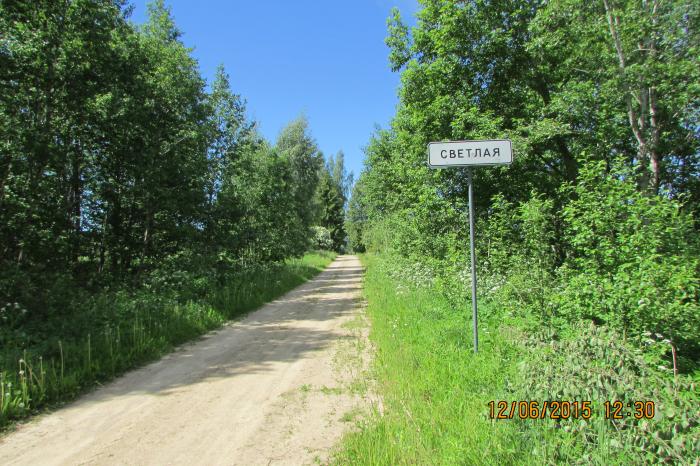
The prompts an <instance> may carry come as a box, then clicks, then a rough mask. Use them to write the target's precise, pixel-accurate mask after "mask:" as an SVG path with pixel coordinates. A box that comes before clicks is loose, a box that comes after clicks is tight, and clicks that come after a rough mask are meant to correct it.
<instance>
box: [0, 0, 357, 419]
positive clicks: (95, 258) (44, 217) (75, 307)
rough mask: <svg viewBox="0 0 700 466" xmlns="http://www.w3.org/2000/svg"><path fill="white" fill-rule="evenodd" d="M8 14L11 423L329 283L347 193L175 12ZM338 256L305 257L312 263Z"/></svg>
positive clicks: (2, 171)
mask: <svg viewBox="0 0 700 466" xmlns="http://www.w3.org/2000/svg"><path fill="white" fill-rule="evenodd" d="M130 14H131V7H129V6H128V4H127V2H125V1H122V0H99V1H93V0H70V1H69V0H66V1H53V0H46V1H2V2H0V31H2V33H0V86H1V87H0V141H1V142H0V157H1V158H0V427H1V426H3V425H4V424H6V423H7V422H9V421H11V420H13V419H18V418H21V417H23V416H26V415H28V414H30V413H32V412H36V410H37V409H40V408H42V407H44V406H48V405H50V404H52V403H55V402H59V401H63V400H67V399H70V398H72V397H73V396H75V395H77V394H78V393H80V392H82V391H84V390H86V389H88V388H90V387H92V386H94V385H95V384H96V383H98V382H100V381H104V380H107V379H109V378H111V377H113V376H115V375H117V374H119V373H122V372H124V371H125V370H127V369H129V368H131V367H133V366H134V365H138V364H141V363H143V362H145V361H148V360H151V359H153V358H155V357H157V356H159V355H161V354H163V353H164V352H166V351H168V350H169V349H170V348H172V347H173V346H174V345H176V344H178V343H180V342H183V341H185V340H188V339H191V338H193V337H194V336H197V335H199V334H201V333H203V332H205V331H207V330H209V329H212V328H215V327H217V326H219V325H221V324H222V323H223V322H224V321H225V320H227V319H229V318H232V317H234V316H236V315H238V314H240V313H242V312H245V311H247V310H250V309H253V308H255V307H257V306H259V305H260V304H262V303H263V302H266V301H269V300H270V299H272V298H274V297H276V296H278V295H280V294H282V293H283V292H284V291H287V290H288V289H290V288H293V287H294V286H296V285H298V284H299V283H301V282H303V281H304V280H306V279H308V278H310V277H311V276H312V275H315V274H316V273H318V272H319V271H320V270H321V269H322V268H323V267H324V266H325V265H327V264H328V263H329V262H330V260H331V259H332V257H333V255H334V253H333V252H332V251H338V252H339V251H341V250H342V249H343V248H344V245H345V233H344V226H343V222H344V206H345V204H346V198H347V196H348V190H349V185H350V183H351V182H352V181H351V176H349V175H348V173H347V171H346V169H345V167H344V156H343V153H342V152H339V153H338V154H337V155H335V156H331V157H328V158H327V159H326V158H325V157H324V155H323V154H322V153H321V152H320V150H319V148H318V147H317V144H316V142H315V140H314V138H313V136H312V134H311V130H310V128H309V125H308V123H307V121H306V119H305V117H304V116H303V115H302V116H301V117H299V118H298V119H296V120H294V121H292V122H290V123H289V124H288V126H287V127H286V128H284V129H283V130H282V131H281V132H280V134H279V137H278V139H277V141H275V142H274V143H272V142H270V141H267V140H265V138H264V137H263V136H262V135H261V134H260V132H259V131H258V129H257V126H256V124H257V123H256V122H255V121H252V120H250V119H249V118H248V116H247V114H246V104H245V99H244V98H243V97H242V96H240V95H238V94H236V93H235V92H234V91H233V90H232V89H231V85H230V82H229V76H228V75H227V73H226V71H225V70H224V68H223V66H221V67H220V68H219V69H218V71H217V73H216V77H215V79H214V80H213V82H211V83H207V82H206V81H205V79H204V78H203V77H202V76H201V74H200V71H199V67H198V63H197V61H196V60H195V59H194V58H193V57H192V53H191V52H192V51H191V50H190V49H188V48H187V47H185V46H184V45H183V43H182V41H181V39H180V38H181V32H180V31H179V30H178V28H177V26H176V25H175V23H174V21H173V19H172V15H171V13H170V10H169V8H168V7H167V6H166V5H165V4H164V2H163V1H162V0H158V1H155V2H152V3H151V4H150V6H149V18H148V21H147V23H146V24H144V25H142V26H136V25H134V24H133V23H132V22H131V21H130V20H129V17H130ZM321 249H323V250H325V251H327V252H310V251H314V250H321Z"/></svg>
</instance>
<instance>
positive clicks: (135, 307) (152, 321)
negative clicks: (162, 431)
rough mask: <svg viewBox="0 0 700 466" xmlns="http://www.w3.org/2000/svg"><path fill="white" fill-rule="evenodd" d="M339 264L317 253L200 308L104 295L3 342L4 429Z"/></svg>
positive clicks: (211, 297)
mask: <svg viewBox="0 0 700 466" xmlns="http://www.w3.org/2000/svg"><path fill="white" fill-rule="evenodd" d="M334 257H335V254H332V253H327V252H314V253H309V254H307V255H305V256H304V257H303V258H300V259H292V260H288V261H286V262H285V263H284V264H276V265H269V266H265V267H258V268H255V269H252V270H250V271H248V272H245V273H241V274H238V275H236V276H234V277H232V278H230V279H229V280H228V281H227V282H226V283H225V284H223V285H222V286H218V287H217V286H211V291H210V292H208V293H207V294H206V296H205V297H204V298H203V299H198V300H196V301H195V300H189V301H186V302H181V299H179V298H180V297H179V296H178V293H177V292H172V293H168V294H160V293H154V292H152V291H148V290H141V291H137V292H132V293H127V292H125V291H119V292H111V293H104V294H101V295H98V296H94V297H93V298H92V299H91V300H90V302H87V303H83V306H82V307H81V308H80V309H73V310H67V311H66V313H65V314H64V315H61V316H57V317H56V318H54V319H53V320H50V321H46V322H41V324H40V325H34V326H28V327H27V328H23V329H19V330H15V331H13V332H12V333H5V334H3V335H1V336H3V346H2V348H0V427H4V426H7V425H8V424H9V423H11V422H12V421H14V420H17V419H21V418H23V417H26V416H29V415H31V414H33V413H35V412H37V410H39V409H42V408H45V407H50V406H52V405H55V404H56V403H59V402H63V401H66V400H70V399H72V398H74V397H75V396H77V395H78V394H80V393H82V392H84V391H85V390H87V389H90V388H91V387H94V386H95V385H96V384H98V383H101V382H104V381H107V380H109V379H111V378H113V377H115V376H117V375H119V374H121V373H123V372H124V371H126V370H129V369H131V368H134V367H136V366H138V365H141V364H143V363H145V362H148V361H152V360H154V359H156V358H158V357H160V356H162V355H163V354H165V353H167V352H169V351H171V350H172V349H173V348H174V347H175V346H176V345H179V344H181V343H184V342H186V341H188V340H191V339H193V338H196V337H198V336H200V335H202V334H203V333H205V332H207V331H209V330H212V329H215V328H218V327H220V326H221V325H222V324H223V323H225V322H226V321H227V320H229V319H232V318H235V317H238V316H240V315H242V314H244V313H246V312H248V311H250V310H252V309H255V308H257V307H259V306H260V305H262V304H264V303H266V302H268V301H271V300H272V299H275V298H277V297H278V296H280V295H282V294H284V293H285V292H287V291H289V290H291V289H292V288H294V287H296V286H298V285H300V284H302V283H303V282H305V281H307V280H309V279H310V278H312V277H313V276H315V275H316V274H318V273H319V272H321V271H322V270H323V269H324V268H325V267H326V266H327V265H328V264H329V263H330V262H331V261H332V260H333V259H334ZM185 291H186V290H185Z"/></svg>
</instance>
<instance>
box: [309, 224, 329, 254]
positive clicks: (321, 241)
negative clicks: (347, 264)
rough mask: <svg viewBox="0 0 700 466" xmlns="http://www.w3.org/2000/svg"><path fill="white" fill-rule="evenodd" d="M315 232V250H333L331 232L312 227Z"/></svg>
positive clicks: (323, 228) (324, 228)
mask: <svg viewBox="0 0 700 466" xmlns="http://www.w3.org/2000/svg"><path fill="white" fill-rule="evenodd" d="M311 228H312V230H313V234H314V236H313V247H314V248H315V249H320V250H324V251H332V250H333V240H332V239H331V232H330V231H328V228H326V227H321V226H316V227H311Z"/></svg>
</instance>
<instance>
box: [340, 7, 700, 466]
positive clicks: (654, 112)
mask: <svg viewBox="0 0 700 466" xmlns="http://www.w3.org/2000/svg"><path fill="white" fill-rule="evenodd" d="M420 3H421V4H422V9H421V10H420V12H419V13H418V15H417V16H418V23H417V26H415V27H414V28H412V29H409V28H408V27H407V26H406V25H405V24H404V23H403V22H402V20H401V18H400V16H399V13H398V11H394V13H393V15H392V17H391V18H390V19H389V23H388V29H389V35H388V38H387V44H388V45H389V47H390V62H391V66H392V68H393V69H394V70H395V71H400V72H401V88H400V105H399V107H398V110H397V113H396V115H395V117H394V119H393V121H392V123H391V126H390V127H389V128H388V129H384V130H380V131H378V132H377V133H376V134H375V135H374V136H373V137H372V139H371V141H370V143H369V144H368V147H367V150H366V166H365V170H364V171H363V172H362V174H361V176H360V178H359V180H358V182H357V183H356V185H355V187H354V192H353V196H352V199H351V201H350V207H349V212H348V224H347V228H348V232H349V235H350V241H351V245H352V247H353V248H354V249H355V250H356V251H362V250H365V249H367V250H370V251H380V252H383V253H386V254H385V256H386V255H390V256H391V257H392V261H394V262H395V263H396V264H397V265H396V268H397V269H398V270H400V271H401V272H400V273H399V274H398V275H400V276H402V277H403V280H404V281H407V282H413V283H414V284H416V286H429V287H431V288H432V289H434V290H438V291H440V292H441V293H443V294H444V295H445V296H447V297H448V298H449V299H450V300H451V302H452V303H453V306H454V309H455V310H456V312H465V311H464V302H465V301H466V300H467V299H468V296H469V274H468V273H467V270H468V269H467V265H468V260H469V256H468V247H467V245H468V241H469V240H468V228H467V223H466V222H467V217H466V203H467V183H466V171H465V170H430V169H429V168H428V167H427V152H426V151H427V149H426V147H427V144H428V142H430V141H440V140H464V139H481V138H484V139H490V138H508V139H511V140H512V141H513V147H514V152H515V154H514V162H513V164H512V165H511V166H509V167H506V168H501V167H499V168H478V169H476V170H474V183H475V195H476V229H477V260H478V263H477V267H478V273H479V283H478V284H479V292H480V295H481V296H482V299H483V301H484V303H489V304H490V305H488V306H486V307H485V308H484V315H483V316H482V317H483V318H484V319H485V321H487V322H488V321H493V322H497V323H498V322H509V324H508V325H515V324H513V320H514V319H515V321H516V322H517V326H518V327H519V328H522V329H523V330H524V331H525V334H526V335H529V336H530V337H531V338H534V339H535V340H536V341H538V343H537V344H536V345H534V348H535V349H533V353H532V354H530V355H528V356H524V357H525V358H526V359H527V360H532V361H536V364H535V363H534V362H533V363H532V364H527V367H525V368H524V372H521V377H522V379H523V380H527V381H529V382H527V383H525V382H523V384H524V385H523V387H524V388H522V390H521V391H518V392H517V393H511V394H509V395H508V396H509V397H511V396H512V399H530V397H538V398H542V397H545V399H560V398H566V397H567V396H569V397H570V396H574V395H576V394H578V396H579V398H581V397H583V398H585V399H590V397H591V396H593V397H595V399H596V400H601V402H602V400H604V399H616V398H619V397H620V396H626V397H629V396H630V394H632V393H635V394H636V395H637V396H643V395H644V396H647V397H648V399H655V400H657V402H658V403H660V405H663V406H666V407H668V409H669V413H672V414H670V418H665V421H664V422H661V421H659V420H658V419H656V420H655V421H654V422H655V424H654V428H653V429H652V430H655V432H656V433H654V434H653V435H652V431H651V430H647V431H646V432H645V431H643V429H642V428H640V427H639V425H637V424H635V423H631V424H634V425H623V426H619V425H618V426H617V427H616V428H617V429H618V430H617V431H614V429H613V428H612V427H611V424H610V423H608V424H610V425H602V424H601V425H600V426H599V427H600V428H601V429H602V430H601V432H602V431H604V432H606V435H610V437H609V439H615V442H621V443H619V444H621V445H624V446H625V448H624V449H623V450H624V452H622V450H621V452H622V453H621V454H629V455H630V456H629V457H627V458H632V459H634V460H635V461H639V460H640V458H646V460H649V461H658V460H663V461H677V460H678V455H681V456H682V455H684V454H687V452H689V451H691V450H688V449H687V448H690V447H689V445H692V444H693V442H694V441H693V440H692V439H693V438H697V437H693V436H694V435H697V425H698V417H697V416H696V415H695V414H693V410H692V409H690V408H689V406H690V405H683V404H682V403H681V401H679V400H689V399H693V395H692V391H693V389H692V388H688V386H686V385H683V384H684V383H686V382H687V381H688V378H687V376H686V378H684V377H683V376H682V374H684V373H685V374H693V373H694V372H695V371H697V368H698V364H699V363H700V241H699V238H700V235H699V225H700V223H699V221H700V218H699V217H698V215H699V213H700V132H699V131H698V128H700V106H699V102H700V87H698V82H700V59H699V57H700V55H698V44H700V35H699V34H700V6H699V5H698V4H697V2H690V1H687V0H677V1H670V2H655V1H649V2H619V1H614V0H601V1H597V2H579V1H573V0H555V1H548V2H541V1H515V2H444V1H438V0H421V2H420ZM426 312H427V313H428V315H430V312H429V310H426ZM426 319H427V320H430V319H429V317H427V316H426ZM582 322H583V323H582ZM585 322H589V323H591V322H592V323H593V324H594V325H596V326H604V327H605V328H603V329H601V330H590V329H589V328H588V327H586V324H585ZM436 325H437V324H436ZM495 325H496V326H497V327H498V325H499V324H495ZM509 328H511V329H512V327H509ZM490 331H496V332H506V333H505V334H510V332H511V331H512V330H509V329H505V330H504V329H500V328H496V329H490ZM617 342H622V343H623V344H622V345H617ZM613 343H615V344H613ZM606 348H610V350H606ZM613 348H614V350H613ZM625 348H626V349H625ZM571 351H573V352H574V353H575V354H576V357H574V356H573V353H571V354H570V352H571ZM613 353H614V354H615V357H611V354H613ZM640 355H641V356H640ZM572 358H573V359H572ZM577 358H578V359H577ZM574 360H575V364H574V363H573V362H572V361H574ZM657 368H658V369H657ZM520 369H523V367H520ZM652 373H653V374H656V375H657V376H658V377H659V378H658V379H653V380H654V382H652V381H651V380H650V379H649V377H651V376H650V375H649V374H652ZM674 374H677V375H676V376H674ZM662 380H663V381H664V382H662ZM683 380H685V381H686V382H682V381H683ZM666 384H669V385H668V386H667V385H666ZM674 384H675V385H674ZM623 386H624V387H627V388H628V389H629V393H627V394H623V393H618V392H616V391H615V390H616V389H615V388H614V387H623ZM683 387H685V388H683ZM679 393H680V395H679ZM546 397H549V398H546ZM606 397H607V398H606ZM506 399H509V398H506ZM694 399H697V397H696V396H695V398H694ZM681 406H682V407H681ZM674 416H676V417H675V418H674ZM669 419H675V421H673V422H676V421H677V422H678V425H677V426H675V427H674V424H673V422H672V421H671V420H669ZM680 426H682V427H680ZM572 428H573V429H574V432H576V434H575V435H574V434H571V435H567V434H565V433H563V432H561V431H556V430H552V429H549V428H548V427H547V428H545V429H544V430H545V431H547V432H548V433H547V434H542V435H544V436H545V437H547V436H550V441H551V442H554V443H553V444H554V445H564V444H566V445H569V446H572V445H573V446H575V447H576V448H574V450H576V451H578V453H576V452H573V453H572V452H571V451H569V453H567V452H566V451H567V450H566V449H562V452H561V453H557V454H559V455H560V456H559V457H558V459H557V457H556V455H557V454H555V455H554V458H555V460H556V461H562V462H571V461H580V460H581V458H582V457H581V456H576V455H579V454H583V453H581V452H582V451H584V450H585V449H586V448H588V447H585V445H588V446H590V445H596V446H597V447H600V450H599V453H600V454H601V455H603V456H599V457H596V458H598V459H601V458H605V455H612V456H609V458H612V457H614V454H613V453H611V452H612V450H611V449H610V448H608V447H605V446H604V444H603V443H602V442H603V438H602V437H601V438H600V439H599V440H596V439H597V438H598V437H597V435H598V434H596V433H595V432H593V431H592V430H591V428H590V426H589V427H585V428H584V427H581V428H580V430H576V429H579V427H573V426H572ZM596 428H598V427H596ZM645 428H650V427H649V426H646V427H645ZM694 429H695V430H694ZM557 432H558V433H557ZM693 432H695V433H694V434H693ZM673 437H677V440H673V442H671V438H673ZM543 438H544V437H543ZM652 438H653V439H660V440H658V442H656V441H655V440H650V439H652ZM557 439H558V440H557ZM540 440H542V438H540ZM558 442H561V443H558ZM606 442H607V440H606ZM651 444H653V446H650V445H651ZM605 445H607V444H605ZM664 445H666V446H664ZM667 447H668V448H667ZM645 448H646V450H645ZM655 448H658V451H656V452H653V453H650V451H651V450H653V449H655ZM682 452H685V453H682ZM568 454H571V455H573V456H566V455H568ZM647 454H648V455H649V456H644V455H647ZM640 455H641V456H640ZM690 457H692V456H690ZM690 457H688V458H690ZM588 458H589V460H591V457H590V456H588ZM591 461H592V460H591ZM601 461H603V460H601ZM691 461H692V460H691Z"/></svg>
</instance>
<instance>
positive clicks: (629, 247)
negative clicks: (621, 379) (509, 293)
mask: <svg viewBox="0 0 700 466" xmlns="http://www.w3.org/2000/svg"><path fill="white" fill-rule="evenodd" d="M629 179H630V177H629V172H628V171H626V170H624V169H616V170H615V171H613V172H611V173H607V172H606V171H605V169H604V167H603V166H602V165H601V164H598V165H594V166H591V167H588V168H586V169H585V170H582V172H581V177H580V181H579V183H578V184H577V185H576V186H575V187H574V188H573V200H572V201H571V202H570V203H568V204H567V205H566V207H565V208H564V210H563V222H564V235H565V238H566V241H567V242H568V243H569V245H570V247H569V257H568V260H567V261H566V263H565V264H564V266H563V267H561V269H560V270H559V271H558V273H559V275H560V280H561V284H562V285H561V291H560V292H558V293H557V295H556V296H555V297H554V302H555V306H556V308H557V311H556V312H557V313H558V314H560V315H563V316H566V318H567V319H568V320H572V321H574V320H578V319H595V320H596V321H598V322H604V323H606V324H608V325H610V326H612V327H614V328H616V329H618V330H619V331H620V332H622V333H623V334H625V335H627V336H628V337H631V338H635V339H637V340H639V339H641V337H642V335H643V333H644V332H653V333H661V334H663V335H665V336H666V337H668V338H670V339H671V340H672V341H673V342H674V344H675V345H677V346H678V347H679V348H680V349H681V354H685V355H686V356H688V355H689V354H690V355H693V356H694V357H697V354H698V353H697V351H698V342H700V259H698V258H699V257H700V243H699V242H698V240H697V236H696V234H695V231H694V227H693V220H692V218H691V217H690V216H689V215H687V214H686V213H685V212H683V210H682V205H681V204H680V203H678V202H675V201H672V200H668V199H664V198H662V197H658V196H647V195H644V194H642V193H639V192H638V191H637V190H636V189H635V185H634V184H633V183H632V182H630V181H629Z"/></svg>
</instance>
